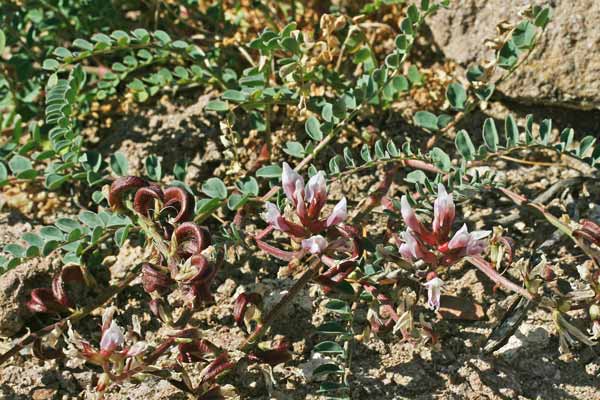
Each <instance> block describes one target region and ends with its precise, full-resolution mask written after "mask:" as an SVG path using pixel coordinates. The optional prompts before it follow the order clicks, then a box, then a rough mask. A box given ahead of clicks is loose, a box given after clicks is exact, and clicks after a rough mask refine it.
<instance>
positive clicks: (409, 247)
mask: <svg viewBox="0 0 600 400" xmlns="http://www.w3.org/2000/svg"><path fill="white" fill-rule="evenodd" d="M402 240H403V241H404V243H402V244H401V245H400V246H399V249H398V250H399V252H400V255H401V256H402V258H404V259H405V260H406V261H413V260H414V259H416V258H419V254H420V251H419V243H418V242H417V239H415V237H414V236H413V235H412V234H411V233H410V231H404V232H402Z"/></svg>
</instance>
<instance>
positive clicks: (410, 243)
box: [399, 184, 491, 309]
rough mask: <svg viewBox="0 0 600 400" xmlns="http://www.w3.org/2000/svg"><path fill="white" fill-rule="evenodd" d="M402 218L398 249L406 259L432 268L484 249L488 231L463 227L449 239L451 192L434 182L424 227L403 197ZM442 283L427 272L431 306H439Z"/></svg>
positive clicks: (452, 218)
mask: <svg viewBox="0 0 600 400" xmlns="http://www.w3.org/2000/svg"><path fill="white" fill-rule="evenodd" d="M400 206H401V210H400V211H401V213H402V219H403V220H404V223H405V224H406V227H407V228H406V230H405V231H404V232H402V233H401V235H400V236H401V239H402V240H401V243H400V244H399V252H400V255H401V256H402V258H403V259H404V260H406V261H408V262H411V263H412V262H415V261H422V262H424V263H425V264H428V265H429V266H430V267H432V268H434V269H435V268H436V267H438V266H450V265H453V264H454V263H456V262H457V261H458V260H460V259H461V258H463V257H465V256H474V255H479V254H481V253H482V252H483V251H484V250H485V249H486V248H487V241H486V240H484V239H485V238H486V237H487V236H488V235H489V234H490V233H491V231H473V232H469V230H468V229H467V225H466V224H463V226H462V227H461V228H460V229H459V230H458V231H456V232H455V233H454V235H453V236H452V237H451V238H450V232H451V231H452V224H453V223H454V219H455V216H456V211H455V206H454V200H453V199H452V194H448V192H446V188H445V187H444V185H442V184H439V185H438V197H437V199H436V200H435V202H434V204H433V221H432V224H431V229H427V228H426V227H425V226H424V225H423V223H421V221H419V219H418V217H417V214H416V213H415V211H414V210H413V208H412V207H411V205H410V202H409V200H408V198H407V197H406V196H402V198H401V200H400ZM443 285H444V282H443V281H442V280H441V279H440V278H439V277H438V276H437V274H436V273H435V272H433V271H432V272H430V273H429V274H428V277H427V283H425V286H426V287H427V289H428V299H429V300H428V304H429V306H430V307H431V308H433V309H438V308H439V306H440V291H441V288H442V287H443Z"/></svg>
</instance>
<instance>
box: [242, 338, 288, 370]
mask: <svg viewBox="0 0 600 400" xmlns="http://www.w3.org/2000/svg"><path fill="white" fill-rule="evenodd" d="M288 348H289V346H288V344H287V343H286V342H284V341H280V342H278V343H275V345H274V346H273V348H272V349H269V350H258V351H255V352H253V353H252V354H250V355H249V356H248V358H249V359H250V360H253V361H260V362H263V363H266V364H269V365H270V366H272V367H274V366H276V365H279V364H283V363H286V362H288V361H290V360H291V359H292V354H291V353H290V352H289V349H288Z"/></svg>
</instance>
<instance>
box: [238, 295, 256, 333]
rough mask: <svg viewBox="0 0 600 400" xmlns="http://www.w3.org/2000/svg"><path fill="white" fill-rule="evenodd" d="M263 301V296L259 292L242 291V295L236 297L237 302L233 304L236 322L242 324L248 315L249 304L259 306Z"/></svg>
mask: <svg viewBox="0 0 600 400" xmlns="http://www.w3.org/2000/svg"><path fill="white" fill-rule="evenodd" d="M261 302H262V297H261V296H260V294H258V293H240V295H239V296H238V297H237V298H236V299H235V304H234V306H233V319H234V320H235V322H236V324H238V325H239V326H242V325H243V324H242V323H243V322H244V316H245V315H246V310H247V309H248V305H250V304H254V305H255V306H258V305H259V304H260V303H261Z"/></svg>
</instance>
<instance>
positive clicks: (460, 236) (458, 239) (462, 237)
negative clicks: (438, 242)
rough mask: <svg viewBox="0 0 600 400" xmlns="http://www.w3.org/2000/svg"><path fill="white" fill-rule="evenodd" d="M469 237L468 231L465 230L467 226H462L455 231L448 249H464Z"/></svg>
mask: <svg viewBox="0 0 600 400" xmlns="http://www.w3.org/2000/svg"><path fill="white" fill-rule="evenodd" d="M470 239H471V236H470V235H469V230H468V229H467V224H463V226H462V227H461V228H460V229H459V230H458V231H456V233H455V234H454V236H452V239H450V242H448V248H449V249H450V250H456V249H461V248H463V247H466V246H467V244H469V240H470Z"/></svg>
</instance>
